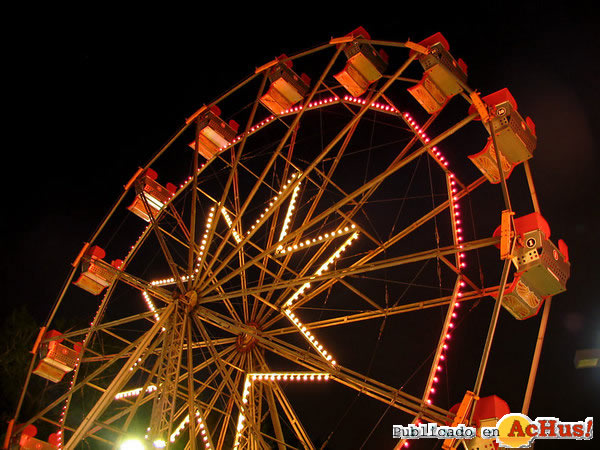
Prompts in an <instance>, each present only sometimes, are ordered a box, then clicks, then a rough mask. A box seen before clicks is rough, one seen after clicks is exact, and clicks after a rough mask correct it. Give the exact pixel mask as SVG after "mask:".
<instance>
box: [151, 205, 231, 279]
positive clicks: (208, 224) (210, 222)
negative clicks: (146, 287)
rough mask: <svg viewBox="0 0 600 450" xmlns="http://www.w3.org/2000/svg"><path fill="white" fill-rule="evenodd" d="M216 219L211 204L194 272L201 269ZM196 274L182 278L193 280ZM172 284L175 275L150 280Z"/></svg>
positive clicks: (182, 277)
mask: <svg viewBox="0 0 600 450" xmlns="http://www.w3.org/2000/svg"><path fill="white" fill-rule="evenodd" d="M216 219H217V217H216V216H215V207H214V206H211V208H210V212H209V213H208V217H207V218H206V225H205V228H204V235H203V236H202V239H201V241H200V250H199V251H198V259H197V262H196V267H195V268H194V274H196V273H198V272H199V271H200V269H199V263H200V260H201V259H202V255H203V254H204V252H205V251H206V240H207V239H208V233H209V231H210V229H211V228H212V226H213V222H214V221H216ZM225 220H227V219H225ZM194 274H192V275H191V276H188V275H182V276H181V278H180V279H181V281H183V282H186V281H188V280H193V279H194ZM171 284H175V277H169V278H163V279H161V280H154V281H151V282H150V285H151V286H167V285H171Z"/></svg>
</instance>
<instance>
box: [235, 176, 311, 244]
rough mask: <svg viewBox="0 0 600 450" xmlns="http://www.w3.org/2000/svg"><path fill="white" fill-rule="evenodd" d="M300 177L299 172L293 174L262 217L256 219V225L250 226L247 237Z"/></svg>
mask: <svg viewBox="0 0 600 450" xmlns="http://www.w3.org/2000/svg"><path fill="white" fill-rule="evenodd" d="M299 176H300V173H299V172H298V173H293V174H292V176H291V177H290V178H289V180H287V181H286V183H285V184H284V185H283V186H282V187H281V190H280V191H279V192H278V193H277V195H276V196H275V197H273V198H272V199H271V201H270V202H269V206H267V207H266V208H265V210H264V212H263V213H262V214H261V215H260V217H259V218H258V219H256V223H255V224H254V225H251V226H250V229H249V230H248V231H247V232H246V234H247V235H248V234H250V232H251V231H252V230H254V229H255V228H256V227H257V226H259V225H260V223H261V220H262V219H263V218H264V217H265V214H267V213H268V212H269V210H270V209H271V208H272V207H273V205H274V204H275V202H276V201H277V200H278V199H279V196H280V195H281V194H283V193H284V192H285V191H287V190H288V188H289V187H290V185H291V184H292V182H293V181H294V179H295V178H296V177H299Z"/></svg>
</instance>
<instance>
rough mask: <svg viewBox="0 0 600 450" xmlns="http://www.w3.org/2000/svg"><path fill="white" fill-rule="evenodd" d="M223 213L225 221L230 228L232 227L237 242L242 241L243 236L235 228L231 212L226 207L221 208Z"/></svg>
mask: <svg viewBox="0 0 600 450" xmlns="http://www.w3.org/2000/svg"><path fill="white" fill-rule="evenodd" d="M221 214H223V217H224V218H225V222H227V225H228V226H229V228H231V234H233V239H235V242H237V243H238V244H239V243H240V242H242V237H241V236H240V235H239V233H238V232H237V230H236V229H235V228H233V221H232V220H231V217H230V216H229V213H228V212H227V210H226V209H225V208H221Z"/></svg>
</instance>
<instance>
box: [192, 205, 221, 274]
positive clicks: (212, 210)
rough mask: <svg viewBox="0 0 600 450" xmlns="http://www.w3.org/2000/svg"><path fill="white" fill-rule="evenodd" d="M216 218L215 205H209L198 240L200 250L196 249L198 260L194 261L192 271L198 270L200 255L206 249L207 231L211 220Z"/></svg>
mask: <svg viewBox="0 0 600 450" xmlns="http://www.w3.org/2000/svg"><path fill="white" fill-rule="evenodd" d="M214 220H216V217H215V207H214V206H211V207H210V212H209V213H208V217H207V218H206V225H205V228H204V235H203V236H202V240H201V241H200V250H199V251H198V260H197V263H196V267H195V268H194V272H195V273H198V272H199V271H200V268H199V265H200V261H201V260H202V256H203V255H204V251H205V250H206V240H207V239H208V233H209V231H210V229H211V228H212V226H213V221H214Z"/></svg>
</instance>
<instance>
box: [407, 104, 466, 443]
mask: <svg viewBox="0 0 600 450" xmlns="http://www.w3.org/2000/svg"><path fill="white" fill-rule="evenodd" d="M404 118H405V119H406V120H407V122H408V123H409V125H410V127H411V128H412V129H413V130H414V131H415V132H416V133H417V134H418V135H419V138H420V139H421V141H422V142H424V143H425V144H427V143H429V142H430V139H429V137H428V136H427V134H426V133H425V131H423V130H422V129H421V127H420V126H419V125H418V124H417V122H416V121H415V120H414V119H413V118H412V117H411V115H410V114H409V113H404ZM429 154H430V155H432V156H433V157H434V159H435V160H436V161H437V162H438V163H439V164H440V165H442V166H444V168H445V170H447V171H448V177H449V179H450V194H451V197H450V198H449V201H450V214H451V218H452V221H453V230H454V233H455V236H454V237H455V239H456V242H457V243H458V248H459V249H462V248H463V245H462V244H461V242H462V241H463V240H464V238H463V236H462V232H463V230H462V226H461V219H460V205H459V203H458V197H457V196H456V193H457V192H458V190H457V188H456V181H455V180H454V178H455V176H454V174H453V173H452V172H451V171H450V170H449V169H448V160H447V159H446V158H445V156H444V155H443V154H442V152H440V151H439V149H438V148H437V147H432V148H431V149H429ZM456 256H457V258H458V266H459V270H462V269H464V268H465V267H467V264H466V262H465V254H464V252H462V251H461V252H459V253H457V254H456ZM464 287H465V282H464V281H461V282H460V283H459V286H458V289H457V298H460V297H462V295H463V293H462V291H461V290H462V288H464ZM459 306H460V303H459V302H458V301H455V302H454V305H452V303H450V308H452V309H451V311H450V314H451V320H450V321H449V322H448V326H447V327H446V328H445V329H444V330H442V333H443V336H444V339H443V343H442V351H441V352H439V355H438V357H437V359H436V360H435V361H434V362H433V366H432V367H435V370H436V372H438V373H439V372H441V371H442V361H445V360H446V355H447V351H448V343H449V341H450V339H451V338H452V333H451V330H452V329H453V328H454V321H455V320H456V317H457V313H456V308H458V307H459ZM438 381H439V377H438V376H437V374H436V375H435V376H434V377H433V380H432V382H431V385H430V386H426V389H427V392H426V396H425V402H426V403H427V404H428V405H431V404H432V397H433V395H434V394H435V393H436V387H435V385H436V384H437V383H438ZM417 423H418V421H417ZM404 446H405V447H408V442H406V443H405V444H404Z"/></svg>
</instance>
